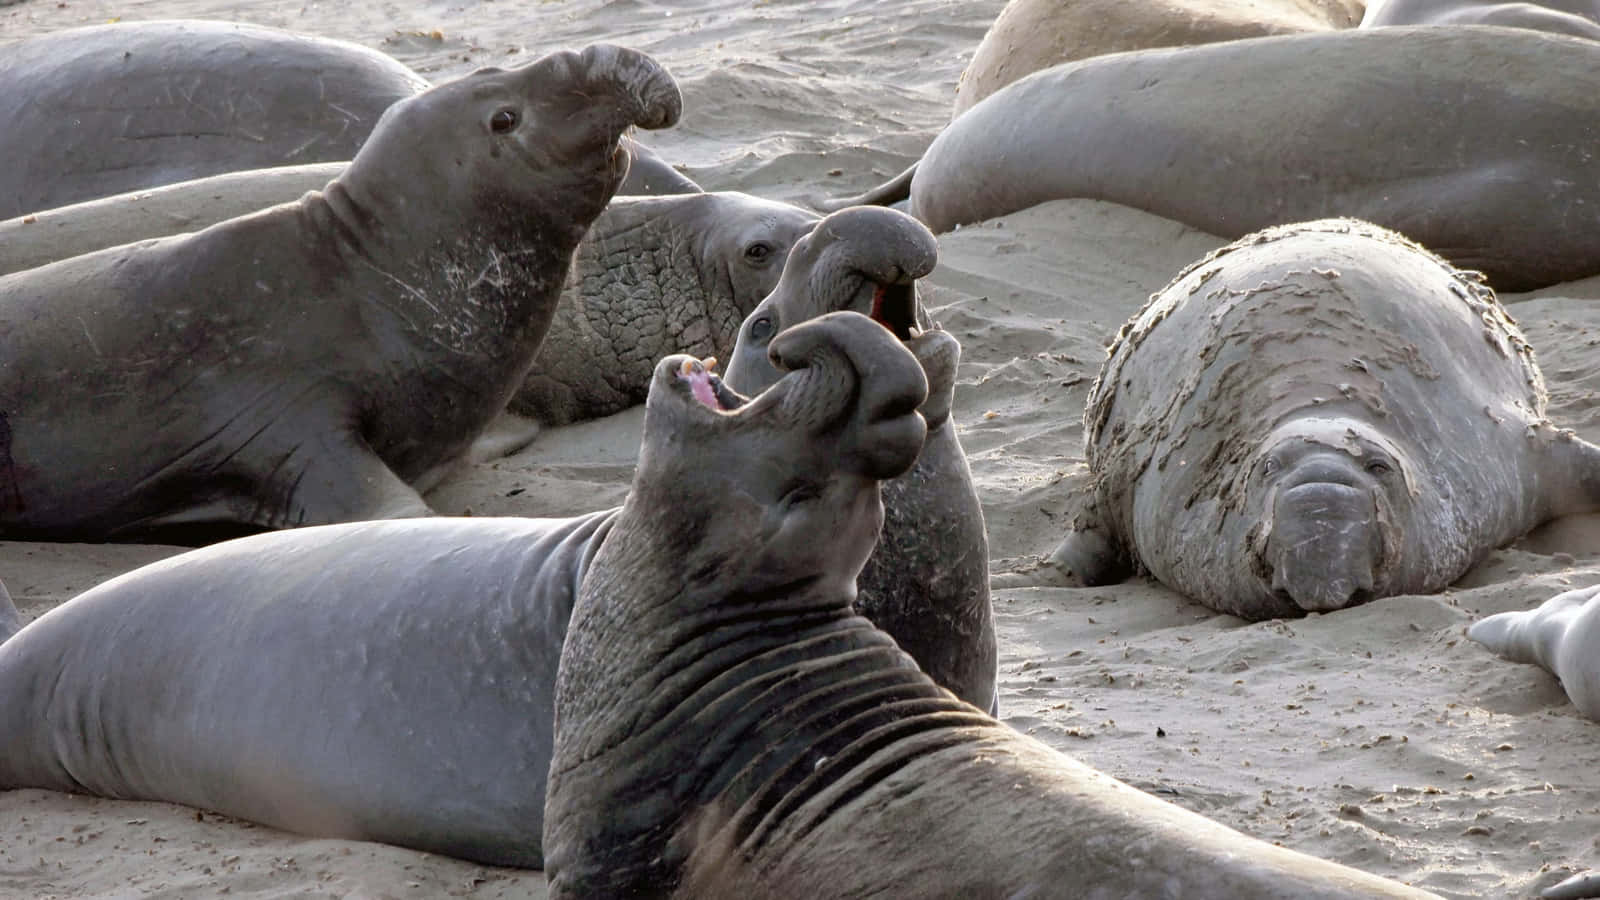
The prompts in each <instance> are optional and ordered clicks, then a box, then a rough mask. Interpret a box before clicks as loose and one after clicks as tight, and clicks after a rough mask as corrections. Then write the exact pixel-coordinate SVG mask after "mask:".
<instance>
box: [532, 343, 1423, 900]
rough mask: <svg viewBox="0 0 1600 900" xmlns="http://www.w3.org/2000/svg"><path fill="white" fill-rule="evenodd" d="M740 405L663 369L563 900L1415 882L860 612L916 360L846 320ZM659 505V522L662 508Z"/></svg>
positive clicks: (550, 817)
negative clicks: (1213, 816) (936, 660)
mask: <svg viewBox="0 0 1600 900" xmlns="http://www.w3.org/2000/svg"><path fill="white" fill-rule="evenodd" d="M770 352H771V354H772V356H773V359H774V362H775V363H776V364H777V365H778V366H779V367H780V368H782V369H784V370H786V371H787V372H788V374H786V375H785V376H784V377H783V378H782V379H781V380H780V381H779V382H778V383H777V384H776V385H774V386H773V387H771V388H770V389H768V390H767V391H766V392H764V393H763V394H761V395H760V396H758V397H756V398H754V399H752V400H751V401H749V402H748V403H745V404H743V405H742V406H736V404H730V403H727V402H726V397H725V394H724V392H723V391H721V390H718V389H717V387H716V385H714V384H713V383H711V382H710V379H709V377H708V376H707V374H706V373H705V371H704V369H703V368H697V367H696V365H695V364H694V363H693V361H692V359H691V358H689V357H677V358H669V359H667V360H665V361H663V362H662V364H661V365H660V366H659V367H658V368H657V370H656V375H655V378H654V380H653V382H652V385H651V391H650V397H649V400H648V401H647V402H646V405H645V423H644V442H643V447H642V450H641V453H640V456H639V466H638V469H637V470H636V472H635V475H634V480H633V484H632V490H631V492H630V493H629V495H628V500H627V502H626V503H625V504H624V506H623V508H622V512H621V513H620V514H619V516H618V518H617V519H616V520H615V521H614V522H613V524H612V526H611V533H610V534H609V535H608V536H607V537H606V541H605V543H604V544H603V545H602V546H601V548H600V551H599V552H598V553H597V554H596V555H595V557H594V560H593V561H592V562H591V563H590V565H589V570H588V575H587V576H586V577H585V579H584V582H583V585H582V587H581V588H580V589H579V593H578V603H577V607H576V609H575V610H574V611H573V617H572V621H571V624H570V626H569V629H568V632H567V641H566V644H565V646H563V648H562V653H561V663H560V667H559V670H558V672H557V675H556V738H555V751H554V754H553V756H552V760H551V766H550V781H549V786H548V790H547V800H546V804H545V831H544V848H545V871H546V874H547V875H548V877H549V884H550V896H551V897H552V898H560V900H567V898H590V897H638V898H650V897H683V898H691V897H692V898H734V897H739V898H794V897H812V898H819V900H822V898H835V897H839V898H843V897H919V898H920V897H928V898H943V897H950V898H957V897H959V898H981V900H990V898H996V900H997V898H1016V897H1029V896H1064V895H1069V894H1070V895H1071V896H1083V897H1095V898H1107V897H1130V898H1132V897H1139V898H1147V897H1173V896H1183V897H1186V898H1200V900H1208V898H1229V900H1234V898H1239V897H1250V898H1267V897H1281V898H1289V897H1294V898H1334V897H1338V898H1350V897H1391V898H1399V897H1413V898H1415V897H1426V896H1431V895H1428V894H1425V893H1423V892H1421V891H1416V890H1412V889H1409V888H1406V887H1404V886H1402V885H1399V884H1396V883H1393V882H1389V881H1385V880H1383V879H1380V878H1377V877H1374V876H1371V875H1366V874H1364V873H1361V872H1358V871H1355V870H1353V869H1347V868H1345V867H1342V866H1337V865H1334V864H1331V863H1327V862H1324V861H1321V860H1317V859H1314V858H1312V857H1308V856H1304V855H1302V854H1298V853H1294V852H1292V851H1289V850H1285V849H1283V848H1280V847H1274V846H1271V845H1269V844H1267V843H1265V842H1263V841H1258V840H1255V839H1252V838H1249V837H1246V836H1244V835H1242V834H1240V833H1238V832H1236V831H1233V830H1231V829H1228V828H1225V827H1223V826H1221V825H1218V824H1216V823H1214V822H1211V821H1209V820H1207V819H1205V818H1203V817H1201V816H1199V815H1196V814H1194V813H1190V812H1187V811H1185V810H1182V809H1179V808H1178V807H1176V806H1173V805H1171V804H1168V803H1165V802H1163V801H1161V800H1157V799H1156V798H1154V797H1151V796H1149V795H1148V794H1144V793H1142V792H1140V791H1137V790H1134V789H1133V788H1131V787H1128V786H1127V785H1124V784H1122V783H1120V782H1118V781H1116V780H1114V779H1112V778H1110V777H1107V776H1105V775H1103V774H1101V773H1099V772H1096V771H1094V770H1093V769H1090V768H1089V767H1087V766H1084V765H1082V764H1081V763H1078V762H1075V761H1073V760H1072V759H1070V758H1068V757H1066V756H1064V755H1062V754H1059V753H1057V752H1055V751H1053V750H1051V749H1049V748H1048V747H1046V746H1044V745H1043V744H1041V743H1039V742H1037V741H1035V740H1033V739H1032V738H1028V737H1025V736H1023V735H1021V734H1019V733H1017V732H1016V731H1014V730H1012V729H1011V728H1009V727H1007V726H1005V725H1003V724H1001V723H1000V722H998V721H996V720H995V719H993V718H991V717H989V716H987V715H985V714H983V713H982V712H981V711H979V710H978V709H977V708H975V707H973V706H971V705H969V704H967V703H964V702H962V701H960V700H958V699H957V698H955V697H954V696H952V695H951V694H950V693H949V692H947V691H945V690H943V689H941V688H939V687H938V686H936V685H935V684H934V682H933V681H932V680H931V679H929V678H928V676H927V675H926V674H925V673H924V672H922V671H921V670H920V669H919V668H917V666H916V665H915V663H914V662H913V661H912V660H911V658H910V657H909V656H907V655H906V654H905V653H904V651H902V650H900V649H899V647H897V646H896V644H895V643H894V641H893V640H891V639H890V638H889V636H888V635H886V634H885V633H883V632H882V631H879V630H877V629H876V628H874V627H873V626H872V624H871V623H870V622H869V621H868V620H867V619H865V618H862V617H861V616H859V615H857V614H855V612H854V611H853V610H852V607H851V602H852V600H853V599H854V596H855V579H856V575H857V573H858V572H859V571H860V569H861V566H862V565H863V564H864V563H865V562H866V560H867V556H868V554H870V553H871V552H872V544H873V537H874V535H876V533H877V531H878V528H879V525H880V523H881V522H882V518H883V506H882V503H881V501H880V499H879V492H878V482H879V481H880V480H881V479H884V478H890V477H894V476H896V475H899V474H901V473H903V472H904V471H905V470H906V469H908V468H909V467H910V466H911V465H912V464H913V462H914V461H915V460H916V458H917V454H918V452H919V450H920V448H921V446H922V444H923V440H924V434H923V430H924V425H923V423H922V420H921V417H920V415H919V414H918V413H917V412H916V410H917V408H918V407H919V406H921V405H922V403H923V402H924V400H925V399H926V395H925V386H924V380H923V374H922V367H921V366H920V365H919V364H918V363H917V361H916V359H915V357H914V356H913V355H912V353H911V352H910V351H908V350H907V349H906V347H905V346H904V345H903V344H902V343H901V342H900V341H899V340H897V339H896V338H895V336H894V335H893V334H891V333H890V332H889V331H888V330H886V329H884V328H882V327H881V326H880V325H879V324H877V323H874V322H872V321H870V320H868V319H867V318H865V317H863V316H861V315H859V314H857V313H854V312H836V313H830V314H828V315H826V316H823V317H822V318H818V319H813V320H811V321H808V322H805V323H802V324H800V325H798V326H795V327H793V328H790V329H788V330H787V331H785V332H783V333H782V334H780V335H779V336H778V337H777V338H776V339H775V340H774V341H773V342H772V345H771V348H770ZM664 511H669V512H664Z"/></svg>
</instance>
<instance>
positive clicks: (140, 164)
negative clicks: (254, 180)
mask: <svg viewBox="0 0 1600 900" xmlns="http://www.w3.org/2000/svg"><path fill="white" fill-rule="evenodd" d="M0 84H4V85H5V86H6V89H5V90H4V91H0V122H5V123H6V127H5V128H4V129H0V159H4V160H6V161H7V162H6V164H5V165H4V166H0V219H6V218H10V217H12V216H18V215H22V214H24V213H30V212H36V211H39V210H44V209H50V208H53V207H57V206H64V205H66V204H69V203H76V202H78V201H80V200H88V199H91V198H94V197H104V196H108V195H111V194H120V193H123V192H125V191H131V190H136V189H139V188H146V187H152V186H155V185H160V184H170V183H172V182H176V181H185V180H187V179H190V178H198V177H201V176H204V175H213V174H216V173H219V172H229V171H234V170H238V169H261V168H266V167H268V166H278V165H290V164H295V163H312V162H324V161H331V160H348V159H350V158H351V157H352V156H354V155H355V153H356V151H357V150H359V149H360V148H361V144H362V142H363V141H365V140H366V138H367V135H368V134H369V133H371V131H372V128H373V126H375V125H376V124H377V122H378V119H379V117H380V116H382V115H383V111H384V110H385V109H388V108H389V106H390V105H391V104H393V103H394V102H395V101H397V100H402V99H405V98H406V97H410V96H413V95H415V94H418V93H421V92H422V91H424V90H426V89H427V87H428V82H427V81H426V80H424V79H423V78H422V77H421V76H419V75H417V74H416V73H415V72H412V71H411V70H410V69H409V68H407V67H406V66H405V65H403V64H401V63H400V62H398V61H396V60H394V59H391V58H390V57H388V56H385V55H384V54H382V53H379V52H377V51H375V50H370V49H367V48H366V47H361V46H358V45H356V44H351V43H348V42H345V41H335V40H328V39H326V38H320V37H314V36H311V35H303V34H295V33H292V32H287V31H281V30H278V29H276V28H265V27H261V26H256V25H239V24H235V23H229V22H209V21H199V20H192V21H191V20H176V21H155V22H137V23H133V22H129V23H118V24H114V25H97V26H92V27H88V28H75V29H71V30H68V31H60V32H55V33H52V34H46V35H41V36H39V37H33V38H28V39H26V40H22V41H17V42H14V43H10V44H6V45H4V46H0ZM180 98H181V99H180Z"/></svg>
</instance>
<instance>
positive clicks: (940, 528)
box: [724, 207, 999, 713]
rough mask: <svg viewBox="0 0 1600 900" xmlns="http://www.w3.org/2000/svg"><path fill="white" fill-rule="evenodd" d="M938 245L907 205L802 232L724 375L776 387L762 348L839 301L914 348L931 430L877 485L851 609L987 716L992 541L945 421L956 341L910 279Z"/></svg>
mask: <svg viewBox="0 0 1600 900" xmlns="http://www.w3.org/2000/svg"><path fill="white" fill-rule="evenodd" d="M938 251H939V244H938V241H937V239H935V238H934V236H933V234H932V233H931V232H929V231H928V229H927V228H925V227H924V226H923V225H921V224H920V223H918V222H917V220H915V219H913V218H911V217H910V216H908V215H906V214H904V213H901V212H897V211H895V210H892V209H880V208H877V207H855V208H852V209H846V210H842V211H840V212H836V213H833V214H832V215H830V216H828V217H827V218H825V219H823V220H822V221H821V222H820V223H819V224H818V225H817V227H816V229H815V230H813V231H812V232H811V233H810V234H809V235H806V236H805V237H804V238H801V240H800V242H799V243H798V244H797V245H796V246H795V248H794V251H793V256H794V259H795V260H796V264H795V265H793V266H790V267H789V268H787V269H786V270H785V271H784V275H783V280H782V281H780V282H779V284H778V286H777V288H776V289H775V290H773V292H772V295H771V296H769V297H768V298H767V299H766V300H763V301H762V302H761V305H760V306H758V307H756V309H755V310H754V311H753V312H751V313H750V316H749V317H748V318H747V319H746V320H745V323H744V325H743V327H742V328H740V330H739V342H738V345H737V346H736V347H735V349H734V352H733V358H732V360H731V361H730V363H729V365H728V369H727V373H726V375H725V376H724V377H725V379H726V380H727V383H728V386H729V387H731V388H733V389H734V390H736V391H740V392H742V393H746V394H751V393H755V392H757V391H761V390H765V389H766V388H768V387H770V386H771V385H773V384H776V383H777V382H778V380H779V378H781V377H782V375H783V373H782V372H781V371H780V370H779V369H778V368H777V367H776V365H775V364H774V362H773V360H772V359H771V358H770V357H769V356H768V350H769V348H770V346H771V344H772V341H773V339H774V338H775V336H776V335H778V334H780V333H781V332H783V331H784V330H786V329H788V328H790V327H792V326H794V325H797V324H799V323H801V322H804V321H806V320H808V319H814V318H817V317H819V316H822V315H826V314H827V313H830V312H835V311H839V310H853V311H855V312H858V313H861V314H863V315H867V316H870V317H871V318H872V319H873V320H875V321H877V322H878V323H879V324H881V325H883V326H884V327H885V328H887V329H889V331H890V332H892V333H893V334H894V335H895V336H896V337H897V338H899V339H900V340H901V341H903V342H904V343H905V345H906V346H907V347H908V348H910V349H911V351H912V352H913V353H914V354H915V355H916V357H917V360H918V362H920V363H921V364H922V368H923V373H924V375H925V376H926V378H927V380H928V398H927V400H926V401H925V402H924V403H923V404H922V406H921V408H920V412H921V413H922V417H923V419H924V421H926V423H927V427H928V437H927V441H926V442H924V444H923V446H922V453H921V454H919V455H918V456H917V462H916V465H914V466H912V467H911V469H910V470H909V471H907V472H905V473H904V474H902V475H900V476H898V477H896V478H892V479H890V480H888V481H886V482H884V485H883V505H884V521H883V531H882V534H881V536H880V537H879V539H878V547H877V550H876V551H874V552H873V554H872V557H871V558H870V559H869V560H868V561H867V564H866V567H865V568H863V569H862V570H861V576H860V578H858V579H857V582H856V585H857V594H856V609H857V610H858V611H859V612H860V613H861V614H862V615H864V616H866V617H867V618H869V619H871V620H872V621H873V622H874V623H876V624H877V626H878V627H879V628H882V629H883V630H885V631H888V632H889V633H891V634H893V635H894V638H895V640H896V641H897V642H899V644H900V646H901V647H902V648H903V649H905V651H906V652H907V653H910V654H911V656H912V658H913V659H915V660H916V661H917V664H918V665H920V666H922V669H923V671H925V672H927V673H928V674H929V675H931V676H932V677H933V680H934V681H936V682H938V683H939V684H941V685H944V686H945V687H947V688H949V689H950V690H951V691H953V692H955V694H956V696H958V697H960V698H961V699H963V700H965V701H967V702H968V703H971V704H972V705H974V706H976V707H978V708H979V709H985V710H988V711H990V712H991V713H992V712H994V711H995V710H996V708H997V707H996V703H997V701H998V699H999V698H998V694H997V692H996V690H995V666H996V663H997V660H998V651H997V649H996V646H995V630H994V609H993V606H992V605H991V603H990V600H989V541H988V537H987V535H986V533H985V531H984V522H983V506H982V504H980V503H979V502H978V495H977V491H976V490H975V489H974V488H973V485H972V472H971V470H970V469H968V467H967V457H966V454H965V453H964V452H963V451H962V449H961V442H960V440H958V439H957V437H956V428H955V423H954V422H952V421H951V420H950V407H951V405H952V403H953V402H954V400H955V387H956V366H957V364H958V363H960V361H961V345H960V344H959V343H958V342H957V341H956V339H955V338H954V337H951V336H950V334H949V333H948V332H945V331H942V330H935V328H934V325H933V322H932V320H931V319H930V318H929V317H928V315H927V312H926V311H925V310H924V309H923V308H922V304H921V302H920V301H919V300H918V298H917V295H916V285H915V282H916V279H918V278H921V277H923V276H924V275H927V274H928V273H929V272H931V271H933V268H934V266H935V264H936V263H937V261H938Z"/></svg>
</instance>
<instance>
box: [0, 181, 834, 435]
mask: <svg viewBox="0 0 1600 900" xmlns="http://www.w3.org/2000/svg"><path fill="white" fill-rule="evenodd" d="M630 152H631V151H630ZM344 165H345V164H343V163H325V164H319V165H315V166H291V167H284V168H279V169H261V170H256V171H251V172H230V173H228V174H225V175H216V176H212V177H210V178H202V179H196V180H194V181H187V182H183V183H181V184H175V185H168V186H166V187H162V188H157V189H154V190H150V191H141V192H137V193H131V194H121V195H118V196H116V197H107V198H104V199H100V200H92V201H89V202H86V203H80V204H76V205H74V206H68V207H63V208H61V209H54V210H49V211H47V212H44V213H40V214H38V215H34V216H27V217H24V218H17V219H10V220H8V221H5V222H0V275H3V274H5V273H7V272H12V271H17V270H18V269H20V268H32V267H34V266H39V265H44V264H46V263H49V262H54V261H56V260H59V259H64V258H67V257H70V256H76V255H79V254H82V253H88V252H91V251H94V250H99V249H102V248H104V247H112V246H116V245H118V244H124V243H128V242H131V241H135V240H141V239H145V238H151V237H159V236H164V235H169V234H174V233H177V232H179V231H185V230H189V229H197V228H204V227H206V226H207V225H211V224H213V223H215V222H219V221H222V220H224V219H228V218H232V217H234V216H239V215H244V214H245V213H247V212H250V211H253V210H259V209H262V208H264V207H267V206H271V205H274V204H278V203H283V202H286V201H291V200H293V199H294V198H296V197H299V196H300V195H302V194H303V193H305V192H306V191H307V190H315V189H320V188H321V187H323V186H324V185H326V184H327V183H328V181H329V180H331V179H332V178H334V177H335V176H337V175H338V174H339V173H340V172H342V171H343V168H344ZM630 171H631V170H630ZM818 218H820V217H819V216H818V215H817V214H816V213H814V212H811V211H809V210H805V209H801V208H800V207H798V206H793V205H790V204H787V203H779V202H777V201H773V200H763V199H761V198H759V197H752V196H750V195H749V194H740V193H735V192H731V191H730V192H717V193H694V194H678V195H673V196H667V197H617V198H615V199H613V200H612V201H611V203H610V204H609V205H608V206H607V207H606V208H605V211H604V212H602V213H601V214H600V217H599V218H597V219H596V220H595V222H594V225H593V226H591V227H590V229H589V233H588V235H586V236H585V237H584V240H583V243H581V244H580V245H579V246H578V254H577V256H576V258H575V259H574V260H573V265H572V272H571V275H570V276H569V278H568V282H567V285H566V288H565V289H564V290H563V291H562V299H561V303H560V305H559V306H558V307H557V309H556V314H555V318H554V319H553V320H552V321H551V323H550V329H549V331H548V333H547V334H546V335H545V340H544V343H543V345H542V349H541V350H540V353H539V356H538V359H537V361H536V362H535V363H534V366H533V370H532V371H530V372H529V373H528V376H527V378H526V379H525V381H524V383H523V387H522V388H521V390H519V391H518V392H517V395H516V396H515V397H514V398H513V399H512V401H511V409H512V410H513V411H514V412H517V413H520V414H522V415H526V416H529V417H531V418H533V419H535V420H537V421H538V422H539V423H541V424H544V425H564V424H567V423H569V422H577V421H583V420H586V419H593V418H598V417H600V416H606V415H610V414H612V413H615V412H619V411H621V410H623V409H626V408H628V407H630V406H636V405H638V404H640V403H643V402H644V394H645V390H646V386H647V385H648V384H649V381H650V372H651V371H652V370H653V369H654V367H655V360H657V359H659V358H661V357H662V356H665V355H666V354H668V353H672V352H676V351H680V350H681V351H683V352H686V353H693V354H698V355H700V356H706V355H717V356H722V357H727V356H728V354H730V353H731V352H732V351H733V342H734V338H735V335H736V333H737V331H738V328H739V323H740V322H742V321H743V320H744V317H745V316H746V315H747V314H748V313H749V312H750V311H751V310H752V309H754V308H755V306H756V304H758V303H760V302H761V300H762V299H763V298H764V297H766V296H767V294H769V293H771V292H772V289H773V288H774V287H775V286H776V285H777V283H778V277H779V275H781V274H782V272H783V264H784V261H785V260H786V259H788V256H789V250H790V248H791V247H793V246H794V242H795V241H796V240H798V239H799V238H800V236H801V235H804V234H806V233H807V232H809V231H810V230H811V228H812V227H813V226H814V225H815V224H816V222H817V220H818ZM513 443H514V442H513Z"/></svg>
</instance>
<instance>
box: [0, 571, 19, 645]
mask: <svg viewBox="0 0 1600 900" xmlns="http://www.w3.org/2000/svg"><path fill="white" fill-rule="evenodd" d="M21 630H22V613H20V612H17V605H16V604H15V603H12V602H11V594H10V593H9V592H7V591H6V586H5V585H4V584H0V644H4V643H5V642H6V639H7V638H9V637H11V636H12V635H13V634H16V633H17V632H19V631H21Z"/></svg>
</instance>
